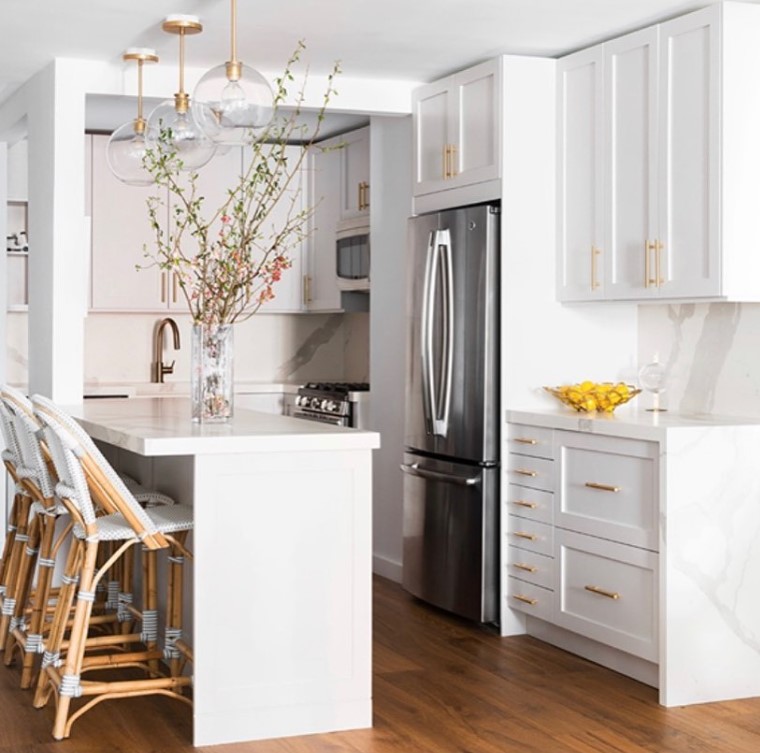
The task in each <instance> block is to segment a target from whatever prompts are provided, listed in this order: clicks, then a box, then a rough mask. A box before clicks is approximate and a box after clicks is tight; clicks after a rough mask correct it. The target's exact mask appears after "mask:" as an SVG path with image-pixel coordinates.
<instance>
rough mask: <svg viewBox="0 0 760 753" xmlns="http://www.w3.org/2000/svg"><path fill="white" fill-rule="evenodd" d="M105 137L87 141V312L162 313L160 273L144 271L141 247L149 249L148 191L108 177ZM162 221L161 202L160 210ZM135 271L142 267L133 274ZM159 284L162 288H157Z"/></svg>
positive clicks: (151, 242)
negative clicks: (89, 184) (89, 208)
mask: <svg viewBox="0 0 760 753" xmlns="http://www.w3.org/2000/svg"><path fill="white" fill-rule="evenodd" d="M108 138H109V137H108V136H107V135H93V136H92V142H91V143H92V191H91V193H92V252H91V254H92V255H91V265H90V270H91V277H90V285H91V308H92V310H93V311H161V310H166V309H167V308H168V297H169V296H168V291H167V281H166V276H165V273H163V274H162V273H161V271H160V270H159V269H158V268H157V267H152V266H149V265H150V264H151V262H150V260H149V259H146V258H145V254H144V251H143V247H144V246H147V247H148V248H152V247H154V246H155V234H154V232H153V229H152V228H151V226H150V222H149V220H148V207H147V201H148V198H149V197H150V196H154V195H156V191H155V189H154V188H152V187H147V188H143V187H136V186H128V185H126V184H124V183H122V182H121V181H120V180H117V178H116V177H115V176H114V174H113V173H112V172H111V170H110V169H109V167H108V163H107V162H106V145H107V144H108ZM161 218H162V220H163V221H164V222H165V221H166V202H164V207H163V209H162V210H161ZM138 266H147V267H148V268H146V269H140V270H138V269H137V267H138ZM162 283H163V284H162Z"/></svg>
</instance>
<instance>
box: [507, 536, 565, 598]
mask: <svg viewBox="0 0 760 753" xmlns="http://www.w3.org/2000/svg"><path fill="white" fill-rule="evenodd" d="M506 575H508V576H511V577H513V578H519V579H520V580H524V581H527V582H528V583H533V585H536V586H542V587H543V588H549V589H551V588H554V558H553V557H547V556H546V555H545V554H536V553H535V552H529V551H527V550H526V549H518V548H517V547H514V546H508V547H507V564H506Z"/></svg>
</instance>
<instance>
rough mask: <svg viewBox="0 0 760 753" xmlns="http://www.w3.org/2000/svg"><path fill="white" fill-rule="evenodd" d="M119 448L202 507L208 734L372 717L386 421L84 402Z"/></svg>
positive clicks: (197, 741) (198, 731)
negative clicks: (376, 468)
mask: <svg viewBox="0 0 760 753" xmlns="http://www.w3.org/2000/svg"><path fill="white" fill-rule="evenodd" d="M68 410H69V411H70V412H71V413H72V415H74V416H75V417H76V418H77V420H79V421H80V423H81V424H82V426H83V427H84V429H85V430H86V431H87V432H88V433H89V434H90V435H91V436H92V437H93V438H94V439H95V440H98V441H99V443H100V444H101V447H102V449H103V452H104V453H105V454H106V457H108V458H109V460H111V462H112V463H113V464H114V465H115V466H116V467H117V468H118V469H119V470H122V471H124V472H126V473H129V474H130V475H131V476H133V477H134V478H136V479H138V480H139V481H141V482H142V483H145V484H148V485H150V486H151V487H153V488H156V489H159V490H160V491H162V492H166V493H167V494H170V495H171V496H173V497H174V498H175V499H177V500H178V501H181V502H184V503H186V504H191V505H192V506H193V518H194V530H193V534H192V543H191V548H192V551H193V562H192V569H191V571H190V573H189V575H190V577H189V578H188V581H189V583H188V590H189V591H190V592H191V594H192V598H191V599H187V600H186V606H187V609H186V610H185V612H186V613H185V615H184V625H183V629H184V630H185V635H186V636H187V637H188V638H189V643H190V645H192V647H193V656H194V663H193V667H192V673H193V695H194V706H193V744H194V745H196V746H206V745H217V744H221V743H235V742H243V741H248V740H263V739H269V738H279V737H289V736H291V735H306V734H314V733H323V732H333V731H337V730H346V729H360V728H366V727H371V726H372V450H373V449H374V448H375V447H378V446H379V440H380V437H379V435H378V434H377V433H376V432H368V431H358V430H356V429H345V428H341V427H336V426H330V425H323V424H320V423H317V422H314V421H303V420H300V419H295V418H288V417H286V416H279V415H272V414H268V413H258V412H256V411H250V410H239V411H236V413H235V416H234V418H233V419H232V420H231V421H230V422H228V423H224V424H194V423H193V422H192V420H191V418H190V401H189V400H187V399H183V398H176V399H171V400H167V399H165V398H146V399H141V400H109V399H104V400H94V401H86V402H85V403H84V404H82V405H79V406H76V407H73V408H68Z"/></svg>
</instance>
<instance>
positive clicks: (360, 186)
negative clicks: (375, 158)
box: [340, 128, 369, 220]
mask: <svg viewBox="0 0 760 753" xmlns="http://www.w3.org/2000/svg"><path fill="white" fill-rule="evenodd" d="M343 142H344V144H345V146H344V147H343V148H342V149H341V150H340V158H341V163H342V164H341V184H340V185H341V208H340V213H341V219H344V220H346V219H351V218H353V217H361V216H365V215H366V214H367V213H368V212H369V195H368V194H369V128H360V129H359V130H357V131H353V132H352V133H350V134H346V136H344V137H343Z"/></svg>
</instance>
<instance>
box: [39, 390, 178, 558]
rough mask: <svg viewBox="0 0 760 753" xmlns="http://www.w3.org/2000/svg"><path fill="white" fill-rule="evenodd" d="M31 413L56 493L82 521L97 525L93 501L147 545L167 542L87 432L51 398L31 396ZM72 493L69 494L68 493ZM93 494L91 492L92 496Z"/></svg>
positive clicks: (159, 546)
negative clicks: (45, 442) (119, 517)
mask: <svg viewBox="0 0 760 753" xmlns="http://www.w3.org/2000/svg"><path fill="white" fill-rule="evenodd" d="M32 404H33V406H34V413H35V415H36V416H37V418H38V420H39V421H40V423H41V424H42V425H43V426H44V431H45V436H46V438H47V439H48V444H49V447H50V451H51V454H52V456H53V461H54V463H55V467H56V471H57V472H58V477H59V479H60V482H59V484H58V493H59V495H61V496H66V497H67V498H69V499H71V501H72V502H73V503H74V504H75V505H77V506H78V507H79V508H80V511H81V514H82V516H83V518H84V520H85V522H86V523H87V524H89V525H93V524H94V525H95V526H97V520H96V517H95V505H94V504H93V497H94V498H95V500H96V502H97V506H98V507H100V508H102V509H103V510H104V512H106V513H111V512H119V513H121V514H122V515H123V516H124V519H125V520H126V522H127V523H128V524H129V525H130V526H131V527H132V529H133V530H134V531H135V534H136V535H138V536H139V537H140V538H141V539H142V540H143V543H144V544H145V546H147V547H148V548H161V547H163V546H166V542H165V540H164V539H163V537H162V536H161V534H159V533H158V531H157V529H156V527H155V524H154V523H153V521H152V520H151V518H150V517H149V516H148V515H147V514H146V513H145V511H144V510H143V509H142V507H141V506H140V504H139V503H138V502H137V500H136V499H135V497H134V496H133V495H132V493H131V492H130V491H129V489H127V487H126V486H125V485H124V483H123V482H122V480H121V479H120V478H119V476H118V474H117V473H116V471H114V469H113V468H112V467H111V465H110V463H109V462H108V461H107V460H106V459H105V458H104V457H103V454H102V453H101V452H100V450H99V449H98V448H97V446H96V445H95V443H94V442H93V441H92V439H91V438H90V436H89V435H88V434H87V432H85V431H84V429H82V427H81V426H80V425H79V424H78V423H77V422H76V421H75V420H74V419H73V418H71V416H69V415H68V414H67V413H65V412H64V411H62V410H61V409H60V408H59V407H58V406H57V405H56V404H55V403H54V402H53V401H52V400H49V399H48V398H45V397H42V396H41V395H33V396H32ZM72 493H73V494H74V495H75V496H74V497H71V496H70V495H71V494H72ZM91 494H92V496H91Z"/></svg>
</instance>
